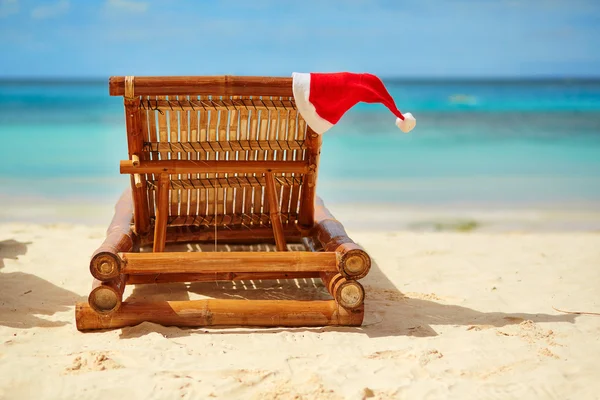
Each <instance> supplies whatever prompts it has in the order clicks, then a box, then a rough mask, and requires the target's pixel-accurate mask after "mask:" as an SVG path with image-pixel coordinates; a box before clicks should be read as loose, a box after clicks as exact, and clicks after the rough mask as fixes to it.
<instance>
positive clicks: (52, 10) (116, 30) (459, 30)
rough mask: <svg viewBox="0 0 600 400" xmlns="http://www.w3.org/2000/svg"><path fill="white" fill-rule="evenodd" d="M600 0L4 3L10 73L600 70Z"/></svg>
mask: <svg viewBox="0 0 600 400" xmlns="http://www.w3.org/2000/svg"><path fill="white" fill-rule="evenodd" d="M598 49H600V0H522V1H519V0H495V1H492V0H438V1H434V0H410V1H401V0H340V1H329V0H302V1H286V0H253V1H249V0H242V1H237V0H222V1H201V0H198V1H192V0H187V1H186V0H179V1H176V0H102V1H100V0H46V1H33V0H0V54H2V59H1V60H0V77H105V76H108V75H125V74H132V75H202V74H240V75H289V74H290V73H291V72H292V71H356V72H361V71H368V72H372V73H376V74H379V75H381V76H385V77H392V76H397V77H442V78H443V77H547V76H561V77H563V76H568V77H600V51H599V50H598Z"/></svg>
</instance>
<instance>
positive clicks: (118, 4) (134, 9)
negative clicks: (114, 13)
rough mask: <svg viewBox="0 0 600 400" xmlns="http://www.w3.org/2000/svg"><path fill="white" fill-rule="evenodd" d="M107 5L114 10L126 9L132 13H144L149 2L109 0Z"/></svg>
mask: <svg viewBox="0 0 600 400" xmlns="http://www.w3.org/2000/svg"><path fill="white" fill-rule="evenodd" d="M106 6H107V7H108V8H111V9H113V10H119V11H126V12H131V13H144V12H146V10H148V3H146V2H143V1H131V0H108V1H107V2H106Z"/></svg>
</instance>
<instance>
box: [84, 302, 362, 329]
mask: <svg viewBox="0 0 600 400" xmlns="http://www.w3.org/2000/svg"><path fill="white" fill-rule="evenodd" d="M363 316H364V309H363V308H362V307H359V308H357V309H355V310H347V309H345V308H343V307H340V306H339V305H338V304H337V303H336V302H335V300H326V301H295V300H229V299H227V300H222V299H211V300H193V301H189V300H188V301H163V302H154V303H150V302H148V303H146V302H144V303H128V302H124V303H123V304H122V305H121V308H120V309H119V310H118V311H117V312H115V313H112V314H110V315H108V316H103V315H101V314H98V313H96V312H95V311H94V310H93V309H92V308H91V307H90V306H89V305H88V304H86V303H78V304H77V306H76V307H75V319H76V321H77V329H78V330H80V331H87V330H93V329H112V328H122V327H125V326H132V325H137V324H140V323H142V322H152V323H155V324H160V325H164V326H186V327H197V326H256V327H278V326H281V327H308V326H327V325H344V326H360V325H361V323H362V320H363Z"/></svg>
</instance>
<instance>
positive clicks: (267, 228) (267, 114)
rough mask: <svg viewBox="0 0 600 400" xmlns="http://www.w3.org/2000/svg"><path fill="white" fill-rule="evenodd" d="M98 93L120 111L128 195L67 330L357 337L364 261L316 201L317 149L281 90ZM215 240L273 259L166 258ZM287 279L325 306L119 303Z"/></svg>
mask: <svg viewBox="0 0 600 400" xmlns="http://www.w3.org/2000/svg"><path fill="white" fill-rule="evenodd" d="M109 92H110V95H112V96H123V98H124V106H125V117H126V130H127V143H128V150H129V156H128V159H127V160H123V161H121V163H120V172H121V173H122V174H128V175H130V176H131V188H130V189H127V190H126V191H125V193H124V194H123V195H122V197H121V198H120V200H119V201H118V203H117V205H116V207H115V215H114V218H113V220H112V222H111V224H110V226H109V228H108V231H107V236H106V239H105V240H104V242H103V243H102V245H101V246H100V247H99V248H98V249H97V250H96V251H95V252H94V253H93V255H92V257H91V261H90V267H89V268H90V272H91V274H92V276H93V278H94V279H93V285H92V290H91V293H90V294H89V298H88V301H87V302H82V303H78V304H77V305H76V310H75V314H76V323H77V328H78V329H79V330H81V331H86V330H95V329H110V328H119V327H124V326H131V325H136V324H139V323H141V322H144V321H149V322H154V323H157V324H162V325H173V326H182V327H183V326H187V327H194V326H263V327H272V326H280V327H294V326H325V325H346V326H358V325H361V323H362V321H363V316H364V298H365V292H364V289H363V286H362V285H361V284H360V283H359V282H358V281H359V279H361V278H363V277H365V276H366V275H367V273H368V272H369V269H370V267H371V260H370V258H369V255H368V254H367V253H366V252H365V250H364V249H362V248H361V247H360V246H359V245H357V244H356V243H355V242H353V241H352V239H351V238H349V237H348V235H347V233H346V231H345V230H344V227H343V226H342V224H341V223H340V222H338V221H337V220H336V219H335V218H334V217H333V216H332V215H331V213H329V211H328V210H327V209H326V208H325V206H324V204H323V202H322V201H321V200H320V199H319V198H318V197H317V196H316V187H317V174H318V167H319V156H320V152H321V136H320V135H319V134H317V133H316V132H315V131H313V129H311V128H310V127H309V126H308V124H307V123H306V122H305V120H304V119H303V117H302V115H300V113H299V112H298V109H297V105H296V102H295V101H294V96H293V93H292V78H274V77H233V76H212V77H132V76H127V77H111V78H110V80H109ZM215 241H218V242H219V243H232V244H233V243H235V244H253V243H271V244H274V245H275V248H276V250H277V251H263V252H256V251H235V252H218V251H217V252H211V251H203V252H181V251H179V252H175V251H169V245H170V244H173V243H191V242H194V243H212V242H215ZM292 243H294V244H300V248H301V249H302V251H288V248H289V247H290V246H288V245H289V244H292ZM165 250H167V251H165ZM300 278H314V279H319V280H321V281H322V282H323V285H324V287H325V288H326V289H327V291H328V292H329V293H330V295H331V299H330V300H310V301H307V300H234V299H204V300H188V301H160V302H159V301H155V302H150V301H137V302H128V301H124V300H123V292H124V290H125V286H126V285H160V284H164V283H172V282H206V281H233V280H270V279H300Z"/></svg>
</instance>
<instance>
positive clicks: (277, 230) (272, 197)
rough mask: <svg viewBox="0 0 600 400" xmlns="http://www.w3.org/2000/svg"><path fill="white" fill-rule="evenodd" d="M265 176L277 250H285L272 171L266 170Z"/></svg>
mask: <svg viewBox="0 0 600 400" xmlns="http://www.w3.org/2000/svg"><path fill="white" fill-rule="evenodd" d="M265 178H266V181H267V197H268V201H269V210H270V217H271V225H273V233H274V235H275V244H276V246H277V251H287V245H286V242H285V235H284V234H283V225H282V224H281V212H280V211H279V200H278V199H277V192H276V191H275V177H274V176H273V173H272V172H267V173H266V175H265Z"/></svg>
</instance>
